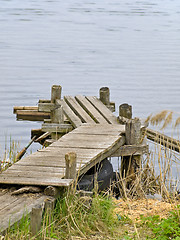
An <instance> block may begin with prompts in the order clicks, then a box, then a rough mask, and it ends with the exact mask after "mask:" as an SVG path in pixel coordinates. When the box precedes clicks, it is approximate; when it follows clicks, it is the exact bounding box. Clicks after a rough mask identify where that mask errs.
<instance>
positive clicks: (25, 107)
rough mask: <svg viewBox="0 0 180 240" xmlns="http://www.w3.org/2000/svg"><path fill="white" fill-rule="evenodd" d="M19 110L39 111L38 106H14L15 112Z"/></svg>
mask: <svg viewBox="0 0 180 240" xmlns="http://www.w3.org/2000/svg"><path fill="white" fill-rule="evenodd" d="M18 110H28V111H38V107H37V106H15V107H13V113H14V114H16V113H17V111H18Z"/></svg>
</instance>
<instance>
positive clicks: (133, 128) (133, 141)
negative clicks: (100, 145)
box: [122, 118, 141, 180]
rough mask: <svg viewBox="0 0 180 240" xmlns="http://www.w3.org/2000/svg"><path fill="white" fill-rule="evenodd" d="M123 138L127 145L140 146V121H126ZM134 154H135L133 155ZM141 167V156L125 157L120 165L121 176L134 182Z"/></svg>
mask: <svg viewBox="0 0 180 240" xmlns="http://www.w3.org/2000/svg"><path fill="white" fill-rule="evenodd" d="M125 136H126V144H127V145H140V143H141V121H140V119H139V118H134V119H131V120H128V121H127V122H126V125H125ZM134 154H135V153H134ZM140 167H141V155H132V156H130V157H125V158H124V160H123V164H122V176H123V177H128V176H129V177H130V179H131V180H134V179H135V177H136V175H135V172H136V170H137V169H138V168H140Z"/></svg>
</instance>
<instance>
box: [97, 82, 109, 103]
mask: <svg viewBox="0 0 180 240" xmlns="http://www.w3.org/2000/svg"><path fill="white" fill-rule="evenodd" d="M99 99H100V100H101V102H102V103H104V105H107V106H109V105H110V92H109V88H108V87H102V88H100V90H99Z"/></svg>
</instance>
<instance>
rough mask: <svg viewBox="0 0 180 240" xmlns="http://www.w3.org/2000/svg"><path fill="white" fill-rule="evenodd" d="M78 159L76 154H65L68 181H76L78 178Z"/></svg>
mask: <svg viewBox="0 0 180 240" xmlns="http://www.w3.org/2000/svg"><path fill="white" fill-rule="evenodd" d="M76 158H77V155H76V153H75V152H69V153H66V154H65V161H66V173H65V178H66V179H75V177H76V165H77V163H76Z"/></svg>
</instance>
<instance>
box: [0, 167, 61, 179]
mask: <svg viewBox="0 0 180 240" xmlns="http://www.w3.org/2000/svg"><path fill="white" fill-rule="evenodd" d="M64 173H65V169H64V168H61V169H60V171H59V173H57V172H53V173H51V172H46V173H43V172H42V171H40V172H37V171H31V172H29V171H25V170H24V171H21V170H14V169H8V170H7V171H6V173H2V174H1V175H0V181H1V180H3V179H4V178H6V177H8V178H13V177H15V178H19V181H21V178H32V179H44V177H46V178H47V179H50V178H51V177H52V178H53V177H56V178H59V180H61V178H62V177H63V176H64Z"/></svg>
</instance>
